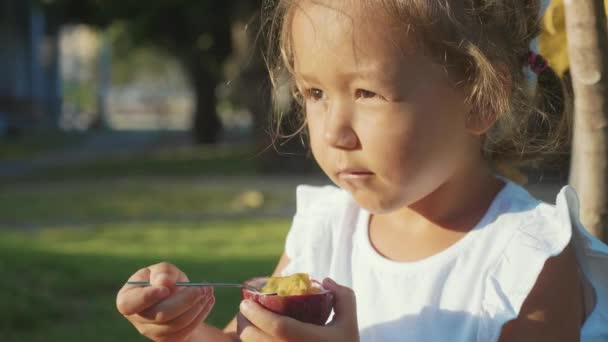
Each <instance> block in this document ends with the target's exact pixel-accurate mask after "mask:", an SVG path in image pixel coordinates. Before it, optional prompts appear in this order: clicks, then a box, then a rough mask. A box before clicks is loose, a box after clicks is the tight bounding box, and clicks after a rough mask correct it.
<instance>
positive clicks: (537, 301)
mask: <svg viewBox="0 0 608 342" xmlns="http://www.w3.org/2000/svg"><path fill="white" fill-rule="evenodd" d="M583 319H584V313H583V298H582V286H581V279H580V273H579V270H578V265H577V261H576V256H575V255H574V250H573V248H572V246H571V245H568V246H567V247H566V248H565V249H564V251H563V252H562V253H561V254H560V255H558V256H556V257H553V258H550V259H549V260H547V262H546V263H545V266H544V267H543V270H542V272H541V273H540V275H539V277H538V280H537V281H536V284H535V285H534V288H533V289H532V291H530V294H529V295H528V297H527V298H526V300H525V301H524V303H523V305H522V308H521V311H520V313H519V316H518V317H517V319H515V320H512V321H510V322H507V323H506V324H505V325H504V327H503V329H502V333H501V335H500V339H499V341H501V342H510V341H579V340H580V330H581V325H582V322H583Z"/></svg>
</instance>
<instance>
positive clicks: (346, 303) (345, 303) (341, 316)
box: [323, 278, 357, 322]
mask: <svg viewBox="0 0 608 342" xmlns="http://www.w3.org/2000/svg"><path fill="white" fill-rule="evenodd" d="M323 287H325V288H326V289H328V290H329V291H331V292H332V293H333V295H334V313H335V315H334V318H333V320H334V321H336V322H339V321H342V320H345V319H348V320H351V319H352V320H354V321H355V322H356V321H357V303H356V299H355V292H354V291H353V290H352V289H351V288H349V287H346V286H342V285H339V284H338V283H336V282H335V281H333V280H332V279H331V278H325V279H324V280H323Z"/></svg>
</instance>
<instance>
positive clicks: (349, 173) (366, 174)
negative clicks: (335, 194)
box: [336, 168, 374, 180]
mask: <svg viewBox="0 0 608 342" xmlns="http://www.w3.org/2000/svg"><path fill="white" fill-rule="evenodd" d="M336 174H337V176H338V178H339V179H348V180H358V179H367V178H370V177H372V176H373V175H374V173H373V172H371V171H369V170H367V169H363V168H343V169H339V170H338V172H336Z"/></svg>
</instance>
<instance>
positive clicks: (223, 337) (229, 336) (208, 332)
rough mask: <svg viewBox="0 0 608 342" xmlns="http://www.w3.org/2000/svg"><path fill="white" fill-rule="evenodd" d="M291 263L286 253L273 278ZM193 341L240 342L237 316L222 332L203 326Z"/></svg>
mask: <svg viewBox="0 0 608 342" xmlns="http://www.w3.org/2000/svg"><path fill="white" fill-rule="evenodd" d="M288 263H289V258H288V257H287V255H286V254H285V253H283V255H282V256H281V259H279V262H278V264H277V266H276V267H275V270H274V272H273V273H272V276H273V277H276V276H280V275H281V272H282V271H283V269H285V267H286V266H287V264H288ZM190 340H191V341H219V342H222V341H226V342H232V341H238V340H239V339H238V336H237V334H236V316H235V317H234V318H233V319H232V321H230V323H228V325H227V326H226V327H225V328H224V330H223V331H222V330H220V329H218V328H216V327H213V326H210V325H208V324H204V323H203V324H201V326H200V328H199V329H198V330H197V331H196V332H195V333H194V334H193V336H192V338H191V339H190Z"/></svg>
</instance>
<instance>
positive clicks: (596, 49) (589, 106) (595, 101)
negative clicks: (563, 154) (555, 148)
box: [564, 0, 608, 241]
mask: <svg viewBox="0 0 608 342" xmlns="http://www.w3.org/2000/svg"><path fill="white" fill-rule="evenodd" d="M564 5H565V12H566V32H567V36H568V53H569V58H570V70H571V74H572V81H573V89H574V111H575V114H574V138H573V147H572V148H573V151H572V163H571V172H570V183H571V184H572V185H573V187H574V188H575V189H576V190H577V192H578V194H579V196H580V201H581V220H582V223H583V224H584V225H585V227H586V228H587V229H589V231H590V232H591V233H592V234H594V235H595V236H597V237H599V238H600V239H602V240H604V241H606V239H607V238H608V196H607V194H608V102H607V101H608V85H607V84H606V77H607V76H608V74H607V72H608V60H607V59H606V58H607V57H608V35H607V31H606V16H605V14H604V13H605V12H604V2H603V1H598V0H565V1H564Z"/></svg>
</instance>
